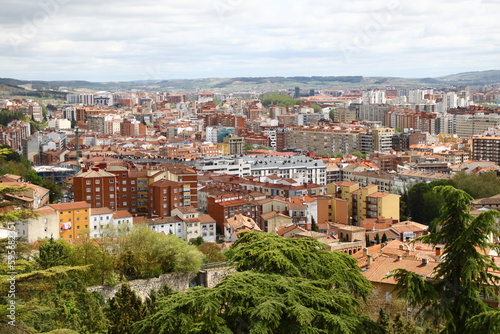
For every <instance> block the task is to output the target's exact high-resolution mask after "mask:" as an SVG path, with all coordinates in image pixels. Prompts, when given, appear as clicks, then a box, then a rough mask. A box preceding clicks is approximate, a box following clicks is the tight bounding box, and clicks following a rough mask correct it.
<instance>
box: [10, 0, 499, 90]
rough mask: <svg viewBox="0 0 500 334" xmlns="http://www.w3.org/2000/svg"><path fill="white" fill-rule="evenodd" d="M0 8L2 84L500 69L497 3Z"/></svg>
mask: <svg viewBox="0 0 500 334" xmlns="http://www.w3.org/2000/svg"><path fill="white" fill-rule="evenodd" d="M0 3H1V4H2V10H1V12H0V77H11V78H17V79H25V80H89V81H124V80H145V79H152V80H160V79H179V78H207V77H234V76H298V75H304V76H311V75H325V76H328V75H365V76H379V75H380V76H401V77H435V76H441V75H446V74H452V73H459V72H467V71H477V70H488V69H500V25H499V24H498V13H500V1H498V0H287V1H284V0H279V1H278V0H246V1H243V0H175V1H174V0H154V1H153V0H140V1H138V0H133V1H132V0H119V1H118V0H1V2H0Z"/></svg>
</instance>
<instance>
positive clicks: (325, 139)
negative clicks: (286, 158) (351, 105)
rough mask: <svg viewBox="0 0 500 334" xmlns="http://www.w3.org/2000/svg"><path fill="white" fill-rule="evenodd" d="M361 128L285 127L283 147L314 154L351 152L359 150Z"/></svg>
mask: <svg viewBox="0 0 500 334" xmlns="http://www.w3.org/2000/svg"><path fill="white" fill-rule="evenodd" d="M363 131H365V130H364V129H363V128H361V127H360V128H356V129H341V128H317V127H316V128H313V127H311V128H307V127H295V128H288V129H285V149H288V150H295V151H300V152H314V153H316V154H333V153H337V152H343V153H347V154H348V153H352V152H354V151H359V150H360V140H359V135H360V133H362V132H363Z"/></svg>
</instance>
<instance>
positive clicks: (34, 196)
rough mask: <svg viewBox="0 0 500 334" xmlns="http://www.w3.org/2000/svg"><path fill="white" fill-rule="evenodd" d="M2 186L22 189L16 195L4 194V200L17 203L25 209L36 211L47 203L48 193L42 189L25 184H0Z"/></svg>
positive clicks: (34, 185)
mask: <svg viewBox="0 0 500 334" xmlns="http://www.w3.org/2000/svg"><path fill="white" fill-rule="evenodd" d="M2 186H6V187H15V188H17V187H19V188H20V189H22V190H21V191H20V192H17V193H6V194H4V197H5V199H7V200H13V201H19V202H21V203H23V205H24V206H25V207H28V208H30V209H33V210H36V209H39V208H42V207H44V206H46V205H47V204H48V203H49V197H50V191H49V189H46V188H44V187H40V186H37V185H36V184H32V183H27V182H17V181H16V182H2Z"/></svg>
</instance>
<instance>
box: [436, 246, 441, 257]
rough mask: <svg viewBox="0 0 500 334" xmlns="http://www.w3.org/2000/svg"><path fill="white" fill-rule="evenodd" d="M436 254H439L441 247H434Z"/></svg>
mask: <svg viewBox="0 0 500 334" xmlns="http://www.w3.org/2000/svg"><path fill="white" fill-rule="evenodd" d="M436 256H441V247H436Z"/></svg>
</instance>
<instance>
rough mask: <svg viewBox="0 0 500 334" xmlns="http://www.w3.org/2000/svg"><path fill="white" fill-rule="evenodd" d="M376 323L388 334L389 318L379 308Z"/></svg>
mask: <svg viewBox="0 0 500 334" xmlns="http://www.w3.org/2000/svg"><path fill="white" fill-rule="evenodd" d="M377 323H378V324H379V325H380V326H381V327H382V328H383V329H384V331H385V333H389V331H390V328H391V318H390V317H389V315H388V314H387V312H385V310H384V309H383V308H380V310H379V312H378V320H377Z"/></svg>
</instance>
